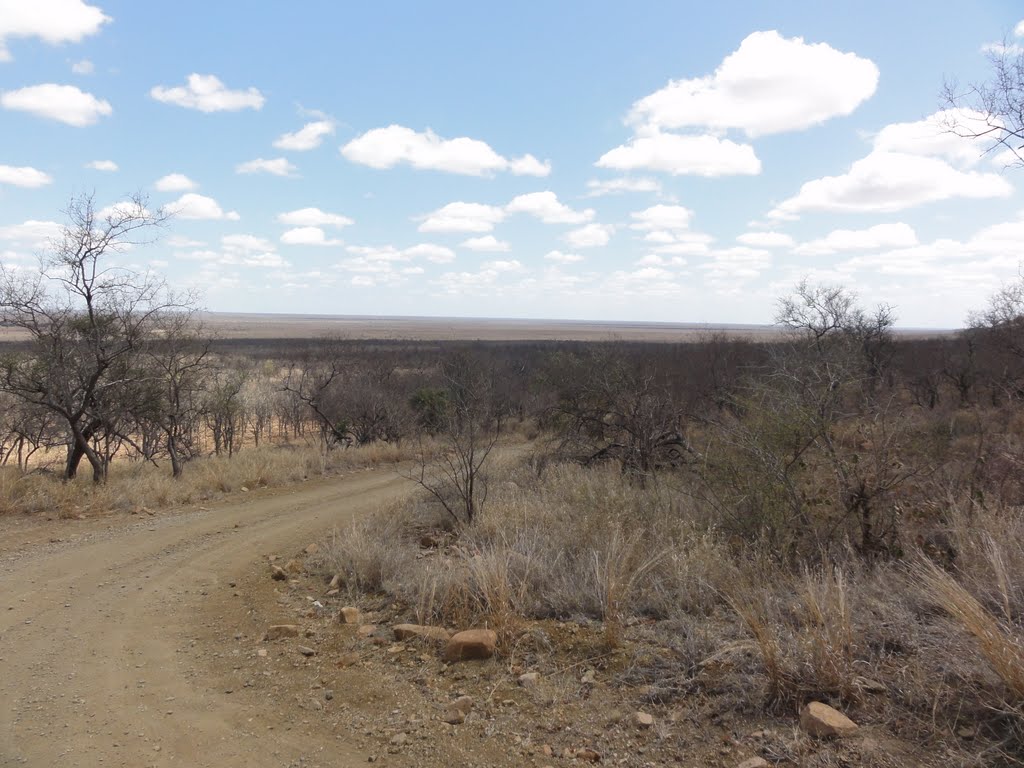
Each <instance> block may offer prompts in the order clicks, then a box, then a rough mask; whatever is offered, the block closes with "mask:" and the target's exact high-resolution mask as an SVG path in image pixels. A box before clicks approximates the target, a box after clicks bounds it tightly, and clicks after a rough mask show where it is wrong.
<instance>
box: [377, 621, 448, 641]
mask: <svg viewBox="0 0 1024 768" xmlns="http://www.w3.org/2000/svg"><path fill="white" fill-rule="evenodd" d="M391 631H392V632H394V633H395V640H399V641H401V640H415V639H416V638H421V639H423V640H432V641H434V642H436V643H447V642H448V638H450V637H451V636H452V633H451V632H449V631H448V630H447V629H445V628H444V627H428V626H426V625H425V624H395V626H393V627H392V628H391Z"/></svg>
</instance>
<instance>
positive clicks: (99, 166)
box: [85, 160, 117, 173]
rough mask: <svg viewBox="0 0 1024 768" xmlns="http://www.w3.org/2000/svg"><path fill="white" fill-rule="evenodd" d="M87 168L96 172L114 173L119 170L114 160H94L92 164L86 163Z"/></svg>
mask: <svg viewBox="0 0 1024 768" xmlns="http://www.w3.org/2000/svg"><path fill="white" fill-rule="evenodd" d="M85 167H86V168H92V169H93V170H94V171H104V172H105V173H114V172H115V171H116V170H117V163H115V162H114V161H113V160H93V161H92V162H91V163H86V164H85Z"/></svg>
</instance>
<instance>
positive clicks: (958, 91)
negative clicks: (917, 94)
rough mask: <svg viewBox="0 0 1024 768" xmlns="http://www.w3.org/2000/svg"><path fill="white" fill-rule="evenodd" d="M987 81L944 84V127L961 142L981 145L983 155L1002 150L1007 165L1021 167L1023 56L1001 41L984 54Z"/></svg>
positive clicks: (1023, 154) (1023, 144)
mask: <svg viewBox="0 0 1024 768" xmlns="http://www.w3.org/2000/svg"><path fill="white" fill-rule="evenodd" d="M988 60H989V77H988V79H987V80H984V81H981V82H975V83H970V84H967V85H962V84H961V83H959V82H958V81H956V80H947V81H946V83H945V84H944V86H943V90H942V101H943V102H944V105H945V106H946V108H947V112H946V117H945V124H946V125H945V127H946V128H947V130H949V131H950V132H951V133H954V134H956V135H957V136H961V137H963V138H965V139H970V140H978V141H982V142H984V143H985V145H986V147H985V150H984V151H985V152H986V153H989V152H993V151H995V150H998V149H1004V150H1006V151H1007V152H1008V153H1009V157H1010V158H1011V161H1010V162H1008V163H1007V165H1011V166H1017V167H1019V166H1022V165H1024V52H1022V51H1021V49H1020V47H1019V46H1017V45H1015V44H1013V43H1011V42H1010V41H1009V40H1004V41H1003V43H1002V44H1001V45H996V46H992V47H991V48H990V50H989V52H988Z"/></svg>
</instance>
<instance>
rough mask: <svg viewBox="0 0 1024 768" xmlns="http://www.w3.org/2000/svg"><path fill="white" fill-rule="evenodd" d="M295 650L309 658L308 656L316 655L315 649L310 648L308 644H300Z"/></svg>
mask: <svg viewBox="0 0 1024 768" xmlns="http://www.w3.org/2000/svg"><path fill="white" fill-rule="evenodd" d="M295 650H297V651H298V652H299V653H301V654H302V655H303V656H305V657H306V658H309V657H310V656H316V649H314V648H310V647H309V646H308V645H300V646H299V647H298V648H296V649H295Z"/></svg>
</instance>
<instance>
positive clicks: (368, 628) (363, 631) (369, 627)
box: [356, 624, 377, 637]
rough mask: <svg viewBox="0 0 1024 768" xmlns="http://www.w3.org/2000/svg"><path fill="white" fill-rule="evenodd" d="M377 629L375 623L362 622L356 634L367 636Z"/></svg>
mask: <svg viewBox="0 0 1024 768" xmlns="http://www.w3.org/2000/svg"><path fill="white" fill-rule="evenodd" d="M376 631H377V625H376V624H362V625H360V627H359V629H357V630H356V634H357V635H359V636H360V637H369V636H370V635H372V634H373V633H374V632H376Z"/></svg>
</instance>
